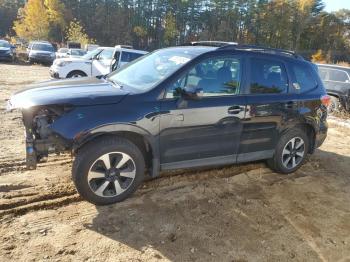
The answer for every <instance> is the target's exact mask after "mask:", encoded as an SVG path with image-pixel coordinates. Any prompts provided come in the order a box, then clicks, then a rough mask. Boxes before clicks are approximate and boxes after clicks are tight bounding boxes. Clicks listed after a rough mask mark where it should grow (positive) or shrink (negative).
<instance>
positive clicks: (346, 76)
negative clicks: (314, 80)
mask: <svg viewBox="0 0 350 262" xmlns="http://www.w3.org/2000/svg"><path fill="white" fill-rule="evenodd" d="M318 70H319V74H320V77H321V79H322V81H323V82H324V85H325V87H326V90H327V93H328V94H329V95H330V97H331V105H330V106H329V112H330V113H333V112H334V111H339V109H340V108H344V109H345V110H347V111H349V110H350V67H344V66H337V65H324V64H319V65H318Z"/></svg>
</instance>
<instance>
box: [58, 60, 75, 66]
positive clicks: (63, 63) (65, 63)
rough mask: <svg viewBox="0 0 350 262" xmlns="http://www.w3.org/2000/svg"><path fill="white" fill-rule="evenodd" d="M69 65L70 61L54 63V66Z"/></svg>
mask: <svg viewBox="0 0 350 262" xmlns="http://www.w3.org/2000/svg"><path fill="white" fill-rule="evenodd" d="M70 63H72V62H71V61H57V62H56V63H55V65H56V66H60V67H61V66H65V65H68V64H70Z"/></svg>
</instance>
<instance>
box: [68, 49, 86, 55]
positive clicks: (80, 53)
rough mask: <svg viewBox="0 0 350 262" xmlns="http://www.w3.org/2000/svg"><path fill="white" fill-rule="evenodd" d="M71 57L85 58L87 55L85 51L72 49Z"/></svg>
mask: <svg viewBox="0 0 350 262" xmlns="http://www.w3.org/2000/svg"><path fill="white" fill-rule="evenodd" d="M71 55H75V56H83V55H85V52H84V51H83V50H78V49H72V50H71Z"/></svg>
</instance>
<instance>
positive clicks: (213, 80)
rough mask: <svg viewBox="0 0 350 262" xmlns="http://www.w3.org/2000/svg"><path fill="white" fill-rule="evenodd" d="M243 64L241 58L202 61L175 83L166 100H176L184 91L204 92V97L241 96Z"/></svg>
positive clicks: (168, 91)
mask: <svg viewBox="0 0 350 262" xmlns="http://www.w3.org/2000/svg"><path fill="white" fill-rule="evenodd" d="M240 85H241V63H240V60H239V58H237V57H233V56H222V57H215V58H209V59H205V60H203V61H201V62H200V63H198V64H197V65H195V66H194V67H192V68H191V69H190V70H189V71H187V72H186V73H184V74H183V75H182V76H181V77H180V78H179V79H178V80H177V81H175V82H174V83H173V84H172V85H171V86H170V87H169V88H168V89H167V92H166V98H176V97H179V96H180V95H181V93H182V92H184V91H190V92H191V91H192V92H193V91H194V90H197V89H200V90H203V96H205V97H210V96H224V95H237V94H239V90H240Z"/></svg>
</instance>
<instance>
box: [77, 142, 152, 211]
mask: <svg viewBox="0 0 350 262" xmlns="http://www.w3.org/2000/svg"><path fill="white" fill-rule="evenodd" d="M106 154H109V155H108V159H109V161H110V163H111V164H110V166H112V167H113V168H114V169H115V170H117V168H115V167H116V166H118V165H119V163H121V162H123V161H122V159H123V157H124V155H125V156H128V157H130V158H131V160H128V162H126V163H125V164H124V165H122V166H121V167H120V169H119V170H118V171H116V172H118V174H119V175H115V174H114V173H113V176H114V179H115V181H117V182H118V185H119V186H121V187H120V188H119V189H120V191H121V190H125V191H121V193H120V194H118V193H117V187H116V186H115V185H116V184H115V183H116V182H115V181H113V182H110V181H109V179H111V177H110V173H109V174H107V173H108V172H110V171H102V173H103V176H104V177H103V178H100V177H99V178H92V179H90V175H89V174H91V173H95V172H94V171H96V170H97V167H98V168H101V166H104V170H107V168H105V167H106V165H105V164H104V163H105V162H104V161H102V160H101V159H100V158H101V157H103V156H105V155H106ZM120 154H121V155H120ZM120 156H121V159H119V160H113V157H116V158H118V157H119V158H120ZM111 159H112V160H111ZM101 161H102V162H103V165H101V164H102V163H101ZM112 162H114V164H112ZM125 165H127V168H128V169H129V165H132V166H134V168H135V171H132V172H134V173H135V174H134V177H133V178H128V177H124V176H122V174H126V173H128V172H127V171H126V172H125V171H121V168H122V167H123V166H125ZM131 169H132V168H131ZM100 170H101V169H100ZM109 170H111V169H109ZM98 172H101V171H98ZM124 172H125V173H124ZM144 172H145V160H144V157H143V155H142V153H141V151H140V149H139V148H138V147H137V146H136V145H135V144H133V143H132V142H130V141H129V140H127V139H125V138H121V137H104V138H100V139H96V140H95V141H92V142H90V143H89V144H87V145H86V146H84V147H83V148H81V149H80V150H79V151H78V153H77V156H76V158H75V160H74V163H73V167H72V177H73V182H74V184H75V186H76V188H77V191H78V192H79V194H80V195H81V196H82V197H83V198H84V199H86V200H87V201H89V202H90V203H93V204H95V205H109V204H113V203H116V202H121V201H123V200H125V199H126V198H128V197H129V196H130V195H131V194H132V193H134V192H135V191H136V189H137V188H138V187H139V186H140V184H141V183H142V181H143V180H144ZM116 177H117V178H116ZM123 179H125V180H124V181H122V180H123ZM129 179H132V180H131V182H130V181H129ZM96 180H97V181H96ZM112 180H113V178H112ZM98 183H99V184H98ZM105 183H109V184H108V186H107V187H106V188H104V189H102V191H101V190H100V188H103V186H104V184H105ZM125 183H126V184H127V187H126V186H125ZM97 184H98V185H97ZM123 186H124V188H123ZM93 187H94V188H95V189H96V190H94V189H93ZM106 190H107V191H106ZM98 192H99V193H101V194H102V195H103V196H101V195H98V194H99V193H98ZM105 193H108V194H109V195H108V194H107V195H104V194H105ZM113 193H114V194H115V195H113Z"/></svg>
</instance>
